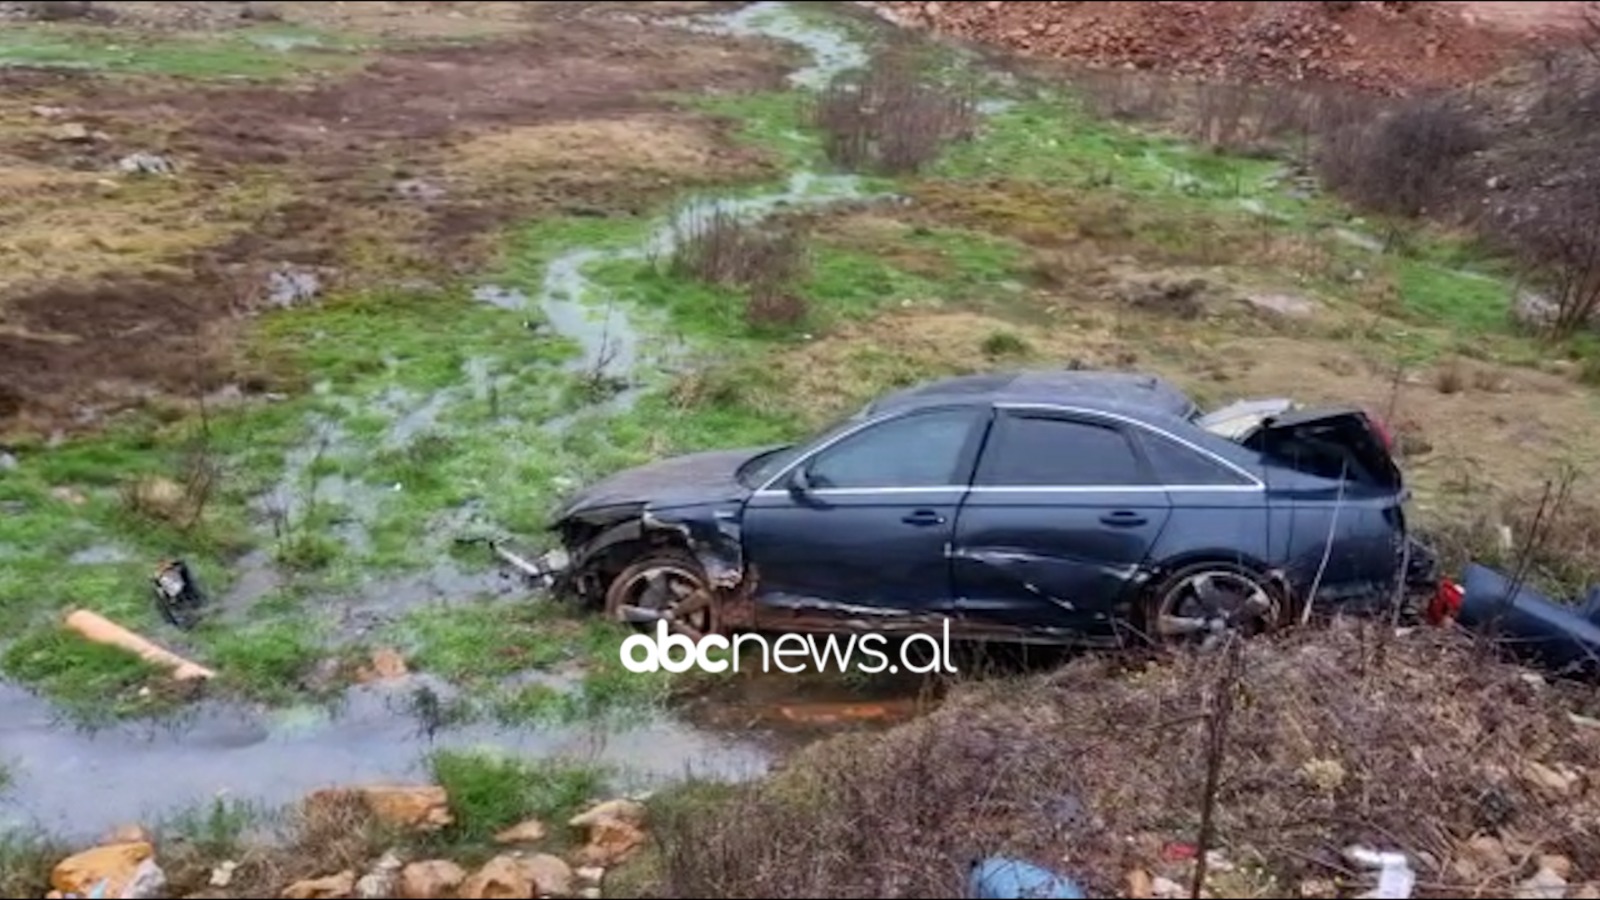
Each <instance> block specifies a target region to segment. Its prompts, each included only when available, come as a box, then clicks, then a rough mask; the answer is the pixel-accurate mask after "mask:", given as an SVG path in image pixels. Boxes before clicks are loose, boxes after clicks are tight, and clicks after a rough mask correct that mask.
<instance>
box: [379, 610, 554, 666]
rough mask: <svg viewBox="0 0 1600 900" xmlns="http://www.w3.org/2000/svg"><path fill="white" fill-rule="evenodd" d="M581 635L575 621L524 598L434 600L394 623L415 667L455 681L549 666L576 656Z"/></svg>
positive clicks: (397, 635) (398, 636)
mask: <svg viewBox="0 0 1600 900" xmlns="http://www.w3.org/2000/svg"><path fill="white" fill-rule="evenodd" d="M580 636H581V626H580V625H579V623H577V622H576V621H573V620H571V619H567V618H563V617H561V616H559V615H557V614H556V613H555V612H553V611H546V610H541V609H539V608H538V607H537V606H536V605H535V604H533V603H526V602H524V603H491V602H487V601H480V602H473V603H465V604H453V605H435V606H430V607H426V608H424V609H419V610H415V611H413V612H412V613H410V614H409V615H407V616H406V617H405V619H404V620H402V621H401V622H400V623H399V625H398V626H397V628H396V637H397V638H399V639H400V640H401V641H402V642H403V643H404V644H405V645H407V646H409V647H411V648H412V653H411V654H410V658H411V660H412V662H413V663H414V664H415V665H416V667H418V668H420V669H424V670H426V671H430V672H434V673H436V674H438V675H440V676H442V677H444V678H448V679H450V680H451V681H463V680H472V679H490V678H501V677H505V676H507V675H512V674H514V673H516V672H519V671H522V670H524V669H530V668H532V669H542V668H548V667H550V666H553V665H555V664H557V663H560V662H564V661H566V660H569V659H572V658H574V657H575V656H577V655H578V652H579V649H580V646H581V645H580V643H579V639H580Z"/></svg>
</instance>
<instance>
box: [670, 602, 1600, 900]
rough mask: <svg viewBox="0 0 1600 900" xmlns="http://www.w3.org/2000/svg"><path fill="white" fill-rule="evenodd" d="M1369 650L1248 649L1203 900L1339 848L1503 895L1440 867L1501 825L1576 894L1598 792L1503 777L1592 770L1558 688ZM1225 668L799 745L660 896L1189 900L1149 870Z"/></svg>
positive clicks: (1182, 822)
mask: <svg viewBox="0 0 1600 900" xmlns="http://www.w3.org/2000/svg"><path fill="white" fill-rule="evenodd" d="M1376 645H1377V641H1376V639H1375V638H1373V637H1372V636H1371V635H1370V633H1369V631H1368V630H1367V629H1366V628H1365V627H1357V625H1356V624H1355V623H1348V622H1336V623H1335V624H1334V626H1333V627H1332V628H1331V629H1329V630H1326V631H1321V632H1317V633H1306V634H1299V635H1289V636H1285V637H1282V638H1279V639H1276V640H1271V641H1267V640H1260V641H1252V642H1249V643H1248V645H1247V646H1246V647H1245V648H1244V657H1245V659H1244V665H1243V667H1242V673H1243V674H1242V679H1241V681H1240V682H1239V684H1238V685H1237V688H1236V691H1237V693H1236V695H1235V702H1234V704H1233V712H1232V716H1231V720H1230V724H1229V728H1228V735H1227V741H1226V744H1225V748H1224V749H1225V751H1226V752H1225V760H1224V762H1223V765H1222V768H1221V772H1220V776H1221V777H1220V780H1219V789H1218V791H1217V794H1216V808H1215V817H1216V819H1215V825H1216V834H1217V835H1218V837H1219V843H1220V849H1221V850H1222V852H1223V853H1224V854H1225V855H1226V856H1227V857H1228V858H1229V859H1231V860H1233V861H1234V862H1235V863H1237V864H1241V866H1243V867H1245V868H1241V870H1240V871H1238V872H1235V873H1232V874H1231V875H1230V874H1229V873H1218V874H1217V876H1216V877H1217V879H1218V880H1217V881H1213V882H1211V885H1212V886H1211V892H1212V894H1213V895H1215V896H1252V895H1254V896H1285V895H1287V896H1296V895H1298V892H1297V889H1298V888H1299V887H1300V886H1301V885H1302V884H1303V883H1304V882H1306V881H1310V880H1313V879H1317V880H1324V881H1325V880H1327V879H1330V878H1333V877H1335V875H1336V873H1337V872H1338V871H1339V870H1340V869H1341V868H1342V863H1341V862H1340V861H1339V859H1338V853H1339V851H1340V850H1341V849H1342V848H1344V847H1346V846H1349V845H1350V844H1352V843H1360V844H1366V845H1368V846H1373V847H1377V848H1380V849H1399V850H1404V851H1406V852H1407V853H1408V854H1409V855H1410V859H1411V860H1412V861H1413V865H1414V866H1416V867H1417V868H1418V869H1419V872H1418V875H1419V879H1420V880H1421V881H1423V882H1426V883H1429V884H1430V885H1432V886H1434V887H1436V888H1439V889H1441V890H1448V889H1450V888H1452V887H1454V888H1455V889H1457V890H1471V891H1473V892H1485V891H1486V892H1491V893H1501V894H1503V893H1504V892H1506V891H1508V890H1510V889H1512V888H1514V887H1515V885H1516V884H1517V882H1518V881H1520V879H1521V878H1523V877H1526V876H1525V875H1524V874H1523V873H1521V872H1519V871H1516V870H1512V871H1505V872H1489V873H1483V874H1481V875H1476V876H1474V877H1471V880H1470V882H1469V881H1468V878H1467V877H1465V876H1463V874H1460V873H1459V872H1458V870H1457V869H1456V868H1455V867H1454V866H1453V865H1452V864H1453V863H1454V861H1455V860H1456V859H1457V858H1458V856H1459V851H1460V849H1461V845H1462V843H1463V842H1464V841H1466V840H1467V839H1469V838H1470V837H1471V836H1473V835H1474V834H1475V833H1479V832H1481V831H1482V830H1485V829H1489V830H1493V829H1498V828H1513V827H1514V828H1515V830H1516V833H1517V835H1518V836H1519V837H1521V838H1522V839H1523V840H1525V841H1527V842H1528V843H1529V845H1531V846H1532V847H1533V848H1535V850H1534V852H1535V853H1561V854H1565V855H1567V856H1568V857H1569V858H1570V859H1571V860H1572V862H1573V865H1574V871H1575V872H1576V873H1578V877H1580V878H1581V877H1588V878H1593V877H1595V874H1596V873H1600V815H1597V814H1600V792H1595V791H1590V792H1588V793H1586V794H1585V793H1581V792H1575V793H1573V794H1572V795H1570V796H1561V797H1552V796H1547V795H1545V794H1543V793H1542V792H1540V791H1539V790H1537V789H1536V788H1534V787H1533V786H1531V785H1530V784H1529V783H1528V782H1527V781H1525V780H1524V779H1523V778H1522V777H1521V773H1522V772H1524V771H1525V766H1526V764H1527V763H1528V762H1529V761H1539V762H1542V763H1544V764H1545V765H1548V766H1570V767H1573V768H1574V769H1576V770H1579V771H1588V772H1590V773H1595V772H1600V732H1595V731H1594V730H1592V729H1584V728H1582V727H1581V726H1579V725H1576V724H1574V723H1573V722H1572V721H1571V720H1570V719H1569V718H1568V716H1567V710H1568V709H1570V708H1571V706H1570V705H1568V704H1569V702H1570V701H1569V699H1568V697H1567V695H1566V691H1565V689H1564V688H1556V687H1551V686H1544V687H1535V686H1532V685H1530V684H1528V683H1527V682H1526V681H1525V680H1524V679H1522V678H1521V677H1520V673H1521V671H1522V670H1520V669H1518V668H1516V667H1513V666H1509V665H1505V664H1502V663H1499V662H1496V661H1494V660H1493V659H1491V658H1488V657H1486V656H1485V654H1484V653H1483V652H1482V651H1481V650H1479V649H1478V648H1475V647H1474V646H1473V645H1472V644H1471V643H1470V642H1469V641H1466V640H1464V639H1461V638H1459V637H1458V636H1455V635H1452V634H1449V633H1446V632H1441V631H1436V630H1431V629H1427V630H1420V631H1416V632H1413V633H1410V634H1406V635H1404V636H1396V637H1394V638H1391V639H1390V642H1389V644H1388V648H1387V649H1388V652H1387V653H1386V655H1385V658H1386V662H1384V663H1383V664H1382V665H1380V664H1378V661H1377V655H1376ZM1222 661H1223V660H1222V658H1221V656H1219V655H1208V654H1183V655H1179V656H1177V657H1175V658H1173V659H1171V660H1170V661H1169V662H1166V663H1163V664H1156V665H1150V666H1146V667H1144V668H1142V669H1139V670H1135V671H1129V670H1128V669H1126V668H1125V663H1122V662H1119V661H1116V660H1113V659H1110V658H1106V657H1099V658H1092V659H1083V660H1080V661H1078V662H1075V663H1072V664H1070V665H1068V666H1067V667H1066V668H1065V669H1063V670H1061V671H1060V672H1058V673H1056V674H1055V675H1052V676H1049V677H1048V678H1042V679H1034V680H1029V681H1024V682H1020V683H1019V682H1009V683H994V682H991V683H985V684H975V685H969V686H967V687H965V688H963V689H962V690H960V691H958V692H957V694H956V696H954V697H953V698H952V699H951V700H950V701H949V702H948V703H947V704H946V705H945V707H943V708H942V709H940V710H939V711H937V712H935V713H933V714H932V715H930V716H928V717H926V718H924V719H921V720H918V721H916V722H913V723H910V724H907V725H905V726H901V727H900V728H898V729H896V730H895V731H892V732H890V733H889V734H887V735H885V736H877V737H872V736H852V737H850V738H845V739H839V740H835V741H833V742H831V743H829V744H824V745H821V746H818V747H814V748H812V749H811V750H810V751H807V752H805V753H803V754H801V755H800V756H799V757H798V758H796V759H795V760H794V761H792V762H791V764H790V765H789V766H788V767H787V768H786V770H785V771H784V772H783V773H781V774H780V775H778V776H777V777H776V778H774V779H773V780H771V781H770V782H768V783H766V784H763V785H760V786H757V787H754V788H751V789H749V790H748V791H746V792H745V793H744V794H742V795H741V797H740V798H739V799H737V800H735V801H733V802H732V803H731V805H730V806H729V807H728V808H727V809H726V810H725V811H723V812H720V813H713V814H706V815H696V816H692V817H688V818H686V819H684V820H681V821H674V822H672V823H671V824H670V826H669V827H666V828H664V829H663V832H662V839H663V842H664V846H663V849H664V850H665V858H664V861H663V873H664V876H665V885H664V888H665V892H664V893H665V896H699V897H750V896H770V897H868V896H871V897H882V896H898V897H954V896H966V895H967V894H966V893H965V891H964V887H963V882H964V879H965V875H966V867H967V865H968V863H969V862H970V861H971V860H973V859H974V858H976V857H980V856H983V855H985V854H989V853H1007V854H1011V855H1015V856H1020V857H1024V858H1029V859H1032V860H1034V861H1035V862H1037V863H1039V864H1041V865H1045V866H1048V867H1050V868H1054V869H1057V870H1058V871H1060V870H1063V868H1065V869H1066V871H1065V874H1069V875H1071V876H1072V877H1073V878H1075V879H1076V880H1078V881H1079V882H1080V883H1082V884H1083V885H1084V887H1085V888H1086V893H1087V894H1088V895H1089V896H1119V895H1121V894H1120V892H1121V890H1122V887H1123V886H1122V879H1123V876H1124V874H1125V873H1127V872H1129V871H1130V870H1132V869H1135V868H1138V869H1144V870H1146V871H1149V872H1151V873H1152V874H1158V875H1162V876H1165V877H1168V878H1172V879H1175V880H1177V881H1179V882H1180V883H1186V882H1185V878H1186V875H1187V872H1188V869H1189V868H1190V867H1189V866H1188V865H1187V864H1184V863H1168V862H1163V860H1162V852H1161V850H1162V847H1163V846H1164V845H1165V844H1167V843H1168V842H1191V841H1193V840H1194V839H1195V836H1196V833H1197V830H1198V824H1199V813H1200V799H1201V796H1202V787H1203V784H1204V780H1205V770H1206V753H1205V749H1204V748H1205V741H1206V728H1205V726H1204V724H1203V720H1204V716H1203V714H1202V713H1203V710H1204V709H1206V706H1205V698H1206V696H1207V695H1208V694H1209V692H1210V691H1211V690H1212V687H1213V686H1214V685H1216V684H1218V683H1219V682H1218V674H1219V673H1218V666H1219V665H1220V664H1221V663H1222ZM1590 777H1591V778H1592V777H1594V775H1593V774H1591V776H1590ZM1424 854H1426V855H1424ZM1064 861H1065V865H1064ZM1247 869H1248V871H1247ZM1229 878H1232V879H1236V880H1235V881H1231V882H1230V881H1227V879H1229ZM1268 878H1270V879H1273V881H1271V882H1270V883H1266V882H1265V881H1264V879H1268ZM1250 879H1254V880H1250ZM1240 891H1243V893H1239V892H1240Z"/></svg>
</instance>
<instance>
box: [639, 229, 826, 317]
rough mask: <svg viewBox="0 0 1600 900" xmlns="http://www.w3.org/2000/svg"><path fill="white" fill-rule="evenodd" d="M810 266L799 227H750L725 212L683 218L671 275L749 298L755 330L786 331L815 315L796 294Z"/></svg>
mask: <svg viewBox="0 0 1600 900" xmlns="http://www.w3.org/2000/svg"><path fill="white" fill-rule="evenodd" d="M807 265H808V260H807V254H806V242H805V237H804V235H802V234H801V233H800V231H799V229H798V227H795V226H768V225H762V224H760V223H755V222H750V221H746V220H744V219H741V218H739V217H738V216H737V215H735V214H733V213H731V212H729V211H727V210H725V209H722V208H720V207H715V206H714V207H711V208H709V209H707V210H703V211H700V212H694V211H691V214H689V215H685V216H682V217H680V219H679V225H678V228H677V232H676V241H675V243H674V245H673V250H672V256H671V258H670V259H669V260H668V262H667V266H668V269H669V271H671V272H672V273H673V274H674V275H677V276H678V277H680V278H692V279H695V280H697V281H700V282H703V283H705V284H713V285H718V286H720V287H727V288H734V289H738V290H744V291H748V292H749V298H748V299H747V300H746V302H745V319H746V321H747V322H748V323H749V324H750V326H751V327H753V328H786V327H792V326H794V325H798V324H799V323H800V322H802V321H804V320H805V318H806V316H808V315H809V314H810V311H811V310H810V305H809V304H808V303H807V302H806V299H805V298H804V297H803V296H801V295H800V294H798V293H796V291H795V285H796V283H797V282H798V281H799V280H800V279H802V278H803V277H804V276H805V272H806V269H807Z"/></svg>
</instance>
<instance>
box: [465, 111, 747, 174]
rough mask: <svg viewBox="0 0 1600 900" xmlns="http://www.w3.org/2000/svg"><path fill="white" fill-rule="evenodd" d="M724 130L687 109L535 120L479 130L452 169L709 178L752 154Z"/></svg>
mask: <svg viewBox="0 0 1600 900" xmlns="http://www.w3.org/2000/svg"><path fill="white" fill-rule="evenodd" d="M723 131H724V129H723V128H722V127H721V126H719V125H718V124H717V123H715V122H712V121H710V120H706V119H701V118H696V117H692V116H685V115H666V114H648V115H639V116H632V117H629V118H622V119H597V120H590V121H578V122H561V123H557V124H550V125H530V126H526V127H522V128H510V129H506V130H503V131H495V132H490V133H487V134H482V135H479V136H476V137H474V138H472V139H470V140H468V141H466V142H464V143H462V144H459V145H458V146H457V147H456V148H455V153H454V157H455V158H454V160H453V162H452V166H451V167H452V169H453V170H455V171H457V172H460V173H462V174H466V175H470V176H473V177H475V178H478V179H488V180H494V179H498V178H504V179H511V180H516V179H518V178H520V177H522V176H523V175H527V176H530V177H531V176H532V174H534V173H537V175H538V177H540V178H551V177H554V178H562V179H583V180H620V179H627V178H637V177H639V176H641V175H649V176H658V177H661V178H671V179H674V180H676V181H685V180H687V181H702V180H705V179H706V178H708V177H711V176H713V175H726V174H727V170H728V169H729V168H734V169H737V168H738V167H739V166H740V165H741V164H742V163H749V162H752V161H753V160H752V159H751V155H750V154H749V153H747V152H741V151H739V150H738V149H736V148H734V147H732V146H731V145H730V141H729V140H728V139H727V136H726V135H725V134H724V133H723Z"/></svg>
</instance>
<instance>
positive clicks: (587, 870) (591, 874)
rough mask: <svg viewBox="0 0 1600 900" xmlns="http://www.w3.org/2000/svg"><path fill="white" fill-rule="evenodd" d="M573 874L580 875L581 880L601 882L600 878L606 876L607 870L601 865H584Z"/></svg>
mask: <svg viewBox="0 0 1600 900" xmlns="http://www.w3.org/2000/svg"><path fill="white" fill-rule="evenodd" d="M573 874H574V875H577V876H578V880H579V881H583V882H587V883H589V884H599V883H600V880H601V879H603V878H605V877H606V870H605V869H602V868H600V867H599V866H582V867H580V868H579V869H578V870H577V871H575V872H574V873H573Z"/></svg>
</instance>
